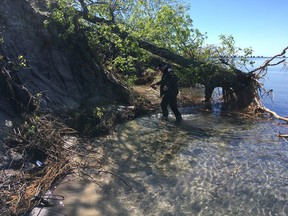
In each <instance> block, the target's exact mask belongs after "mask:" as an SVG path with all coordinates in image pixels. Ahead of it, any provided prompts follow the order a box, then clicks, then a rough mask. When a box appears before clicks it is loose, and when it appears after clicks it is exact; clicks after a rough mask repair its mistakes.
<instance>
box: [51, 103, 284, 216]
mask: <svg viewBox="0 0 288 216" xmlns="http://www.w3.org/2000/svg"><path fill="white" fill-rule="evenodd" d="M181 111H182V113H183V114H184V115H183V117H184V121H183V122H181V123H177V122H175V120H174V118H173V116H170V118H169V120H168V121H164V120H161V118H160V114H157V115H152V116H146V117H142V118H139V119H136V120H134V121H131V122H128V123H126V124H123V125H120V126H119V127H118V129H117V132H116V133H115V134H114V135H111V136H109V137H108V138H106V139H104V140H95V143H97V145H99V143H101V145H102V146H103V148H105V149H106V150H107V151H109V152H108V153H109V154H108V156H107V157H108V158H107V160H108V159H109V164H110V167H112V170H110V171H112V172H113V173H114V174H115V175H117V176H118V177H115V176H111V175H110V177H113V178H110V180H108V181H106V182H104V183H101V184H100V185H101V187H99V186H97V185H95V184H92V183H89V181H88V180H87V181H84V182H83V181H82V182H79V183H71V182H70V183H68V184H67V183H66V184H63V185H62V186H61V185H60V186H59V188H57V189H56V191H55V193H61V194H62V195H64V196H65V198H66V200H65V201H64V203H65V206H64V207H58V208H56V209H54V210H57V211H59V212H62V213H61V214H59V213H58V214H59V215H63V214H64V213H65V214H66V215H69V216H70V215H85V216H87V215H94V216H95V215H131V216H132V215H133V216H134V215H139V216H141V215H143V216H144V215H145V216H146V215H151V216H152V215H153V216H155V215H163V216H164V215H165V216H166V215H167V216H168V215H177V216H178V215H211V216H212V215H213V216H214V215H255V216H256V215H288V172H287V168H288V143H287V142H286V141H285V140H284V139H279V138H277V132H278V131H279V130H281V125H277V124H276V123H275V124H272V123H271V122H264V121H261V122H259V121H252V120H247V119H245V118H240V117H237V116H234V115H228V114H221V113H220V112H219V111H217V110H216V111H214V112H210V113H192V110H190V109H183V108H182V109H181ZM111 165H112V166H111ZM105 175H107V174H105ZM95 177H96V178H97V175H95ZM102 177H103V174H102ZM114 177H115V178H114ZM47 213H48V215H58V214H56V213H55V212H50V213H49V211H47Z"/></svg>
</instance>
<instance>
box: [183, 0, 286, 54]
mask: <svg viewBox="0 0 288 216" xmlns="http://www.w3.org/2000/svg"><path fill="white" fill-rule="evenodd" d="M188 2H189V4H190V10H189V11H188V14H189V15H190V17H191V18H192V20H193V27H194V28H197V29H199V30H200V32H201V33H205V32H206V33H207V36H208V39H207V40H206V44H219V43H220V40H219V35H220V34H224V35H232V36H233V37H234V40H235V42H236V43H235V45H236V46H237V47H240V48H246V47H248V48H252V49H253V55H255V56H267V57H271V56H274V55H276V54H278V53H281V52H282V50H283V49H284V48H286V47H287V46H288V0H189V1H188ZM286 56H288V53H286Z"/></svg>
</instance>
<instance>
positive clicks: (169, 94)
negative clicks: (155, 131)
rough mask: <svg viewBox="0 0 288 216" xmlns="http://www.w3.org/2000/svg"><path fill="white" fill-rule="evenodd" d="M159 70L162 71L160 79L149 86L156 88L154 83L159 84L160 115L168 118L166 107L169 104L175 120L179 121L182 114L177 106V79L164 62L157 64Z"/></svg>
mask: <svg viewBox="0 0 288 216" xmlns="http://www.w3.org/2000/svg"><path fill="white" fill-rule="evenodd" d="M159 70H160V71H161V72H162V77H161V80H160V81H159V82H157V83H154V84H152V85H151V87H152V88H153V89H156V85H160V97H162V101H161V108H162V115H163V117H164V118H165V119H167V118H168V108H167V107H168V105H169V106H170V108H171V110H172V112H173V113H174V115H175V117H176V120H177V121H181V120H182V116H181V113H180V112H179V110H178V108H177V95H178V79H177V77H176V75H175V74H174V72H173V70H172V69H171V68H170V67H169V66H168V65H167V64H165V63H160V64H159Z"/></svg>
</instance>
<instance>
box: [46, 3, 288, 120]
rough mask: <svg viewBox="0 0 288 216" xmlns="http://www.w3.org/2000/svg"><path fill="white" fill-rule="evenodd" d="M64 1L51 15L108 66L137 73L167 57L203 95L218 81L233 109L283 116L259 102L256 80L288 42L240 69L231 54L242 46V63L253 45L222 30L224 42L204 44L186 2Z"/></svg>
mask: <svg viewBox="0 0 288 216" xmlns="http://www.w3.org/2000/svg"><path fill="white" fill-rule="evenodd" d="M67 2H69V1H65V0H63V1H60V3H59V4H57V5H54V6H53V7H52V8H51V9H52V11H53V14H54V19H53V20H50V21H51V22H54V23H55V22H56V23H57V24H58V25H60V26H61V27H62V30H63V32H65V34H68V35H69V36H67V35H66V37H71V35H73V34H75V32H76V31H74V32H72V31H70V32H68V31H67V26H69V27H70V29H74V30H75V29H76V28H77V29H78V33H79V31H80V32H81V31H82V33H83V32H84V34H85V35H87V38H88V40H91V41H92V40H93V42H94V43H92V42H91V44H93V46H94V49H95V48H97V49H98V51H99V49H100V50H102V56H103V58H102V60H103V62H104V64H107V66H108V67H111V68H112V69H114V70H116V71H118V72H120V73H122V74H125V73H128V74H129V73H130V74H135V73H133V72H135V71H139V70H141V69H142V68H143V67H144V68H147V67H150V66H151V65H152V66H155V65H156V64H157V62H159V61H161V60H165V61H167V62H170V63H172V64H174V65H175V68H177V69H178V72H179V74H180V76H182V78H183V80H184V82H193V83H201V84H202V85H204V86H205V101H209V100H210V99H211V95H212V92H213V90H214V88H215V87H221V88H222V90H223V99H224V102H225V103H230V104H233V108H234V109H235V108H237V109H242V110H243V109H245V108H248V107H253V108H254V110H262V111H265V112H269V113H271V114H273V115H274V116H275V117H276V118H279V119H282V120H287V118H283V117H280V116H278V115H277V114H276V113H273V112H272V111H270V110H268V109H267V108H265V107H264V106H263V105H262V104H261V100H260V98H259V89H262V85H261V83H260V81H259V80H260V78H262V76H264V75H265V71H266V70H267V67H269V66H273V65H277V64H281V63H284V62H285V59H283V60H281V61H278V62H277V63H274V62H273V63H271V62H272V61H273V60H275V58H276V57H282V56H283V55H284V54H285V52H286V50H287V49H288V48H285V49H284V50H283V51H282V52H281V53H280V54H277V55H275V56H274V57H272V58H271V59H270V60H268V61H266V62H265V63H264V65H262V66H260V67H259V68H256V69H255V70H253V71H250V72H243V71H241V70H239V69H237V67H236V66H237V64H236V62H235V61H236V60H235V55H236V54H237V52H238V51H242V52H243V53H244V57H242V58H240V63H241V64H244V65H245V64H246V63H247V62H248V60H247V57H248V56H249V55H251V54H252V50H251V49H247V48H246V49H243V50H242V49H239V48H236V47H235V42H234V39H233V37H231V36H228V37H226V36H223V35H221V36H220V39H222V47H220V48H219V47H218V48H217V47H203V46H202V45H203V41H204V39H205V35H203V34H201V33H200V32H199V31H198V30H197V29H193V28H192V20H191V19H190V18H189V17H187V16H185V9H184V8H185V7H184V6H183V5H182V4H180V3H179V2H178V1H167V0H162V1H160V3H159V4H158V3H157V4H156V3H155V2H154V1H131V0H126V1H121V3H120V2H118V1H105V3H104V2H98V1H85V0H78V1H70V3H71V4H70V7H69V8H67ZM72 2H73V4H72ZM64 3H65V4H64ZM63 4H64V5H63ZM52 17H53V16H52ZM59 17H60V18H59ZM63 17H64V18H63ZM64 24H65V26H66V30H65V28H63V26H64ZM68 29H69V28H68ZM95 41H96V42H95ZM92 49H93V47H92ZM139 59H141V64H142V65H140V66H139ZM248 63H249V62H248ZM141 67H142V68H141ZM128 77H129V76H128Z"/></svg>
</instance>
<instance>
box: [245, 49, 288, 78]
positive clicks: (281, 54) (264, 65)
mask: <svg viewBox="0 0 288 216" xmlns="http://www.w3.org/2000/svg"><path fill="white" fill-rule="evenodd" d="M287 49H288V47H286V48H285V49H284V50H283V51H282V52H281V53H279V54H277V55H275V56H273V57H272V58H271V59H269V60H268V61H265V62H264V64H263V65H261V66H260V67H258V68H256V69H254V70H252V71H250V72H249V73H254V72H256V71H258V70H260V72H259V73H258V74H257V75H259V74H260V73H261V72H262V71H263V70H265V68H266V67H268V66H275V65H278V64H281V63H283V62H285V60H286V59H283V60H281V61H279V62H277V63H273V64H270V62H271V61H273V60H274V59H275V58H277V57H280V56H283V55H284V54H285V53H286V51H287Z"/></svg>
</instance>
